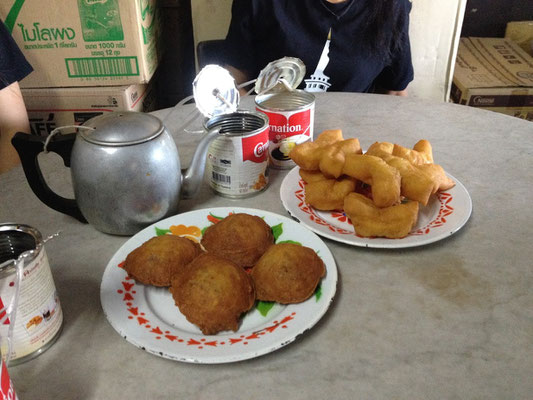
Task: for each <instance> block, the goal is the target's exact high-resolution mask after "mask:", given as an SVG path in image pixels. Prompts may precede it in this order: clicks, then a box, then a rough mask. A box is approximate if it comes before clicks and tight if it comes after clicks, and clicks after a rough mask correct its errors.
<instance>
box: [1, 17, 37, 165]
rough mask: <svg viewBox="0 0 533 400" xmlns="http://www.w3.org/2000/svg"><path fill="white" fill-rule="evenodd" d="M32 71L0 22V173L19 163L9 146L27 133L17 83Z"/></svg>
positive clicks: (22, 103) (27, 127) (27, 124)
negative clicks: (15, 137)
mask: <svg viewBox="0 0 533 400" xmlns="http://www.w3.org/2000/svg"><path fill="white" fill-rule="evenodd" d="M32 71H33V68H32V67H31V65H30V64H29V63H28V61H27V60H26V58H25V57H24V55H23V54H22V52H21V51H20V49H19V48H18V46H17V44H16V43H15V41H14V40H13V37H12V36H11V34H10V33H9V31H8V30H7V27H6V26H5V24H4V22H3V21H2V20H0V173H2V172H6V171H8V170H9V169H11V168H13V167H14V166H15V165H17V164H19V163H20V160H19V158H18V155H17V152H16V150H15V148H14V147H13V145H12V144H11V138H12V137H13V135H14V134H15V133H16V132H26V133H29V132H30V123H29V120H28V113H27V111H26V105H25V104H24V99H23V97H22V93H21V91H20V87H19V84H18V82H19V81H20V80H21V79H23V78H24V77H26V76H27V75H28V74H29V73H30V72H32Z"/></svg>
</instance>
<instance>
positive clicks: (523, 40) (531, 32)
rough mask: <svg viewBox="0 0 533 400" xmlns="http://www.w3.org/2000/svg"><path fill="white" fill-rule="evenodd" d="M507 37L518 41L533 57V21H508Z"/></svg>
mask: <svg viewBox="0 0 533 400" xmlns="http://www.w3.org/2000/svg"><path fill="white" fill-rule="evenodd" d="M505 38H506V39H509V40H512V41H513V42H515V43H517V44H518V45H519V46H520V47H521V48H522V49H523V50H524V51H525V52H526V53H528V54H529V55H530V56H532V57H533V21H512V22H508V23H507V27H506V29H505Z"/></svg>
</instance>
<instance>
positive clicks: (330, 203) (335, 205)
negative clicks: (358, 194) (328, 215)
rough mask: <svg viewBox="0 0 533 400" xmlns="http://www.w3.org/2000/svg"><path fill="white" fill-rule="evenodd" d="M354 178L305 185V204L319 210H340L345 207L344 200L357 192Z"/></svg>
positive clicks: (327, 180)
mask: <svg viewBox="0 0 533 400" xmlns="http://www.w3.org/2000/svg"><path fill="white" fill-rule="evenodd" d="M355 186H356V180H355V179H353V178H341V179H326V180H321V181H315V182H310V183H308V184H307V185H305V202H306V203H307V204H309V205H310V206H312V207H314V208H316V209H317V210H325V211H326V210H330V211H332V210H339V211H341V210H342V209H343V207H344V198H345V197H346V195H347V194H348V193H351V192H353V191H354V190H355Z"/></svg>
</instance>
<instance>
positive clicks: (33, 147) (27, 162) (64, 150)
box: [11, 132, 87, 222]
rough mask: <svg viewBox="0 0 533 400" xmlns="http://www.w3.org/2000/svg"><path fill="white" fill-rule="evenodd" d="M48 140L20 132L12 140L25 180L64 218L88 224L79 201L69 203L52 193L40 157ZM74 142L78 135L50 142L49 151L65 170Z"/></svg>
mask: <svg viewBox="0 0 533 400" xmlns="http://www.w3.org/2000/svg"><path fill="white" fill-rule="evenodd" d="M46 138H47V137H46V136H36V135H28V134H27V133H22V132H17V133H16V134H15V136H13V139H11V143H12V144H13V146H14V147H15V149H16V150H17V153H18V155H19V157H20V161H21V162H22V168H23V169H24V174H25V175H26V179H27V180H28V183H29V185H30V187H31V189H32V190H33V193H35V195H36V196H37V197H38V198H39V200H41V201H42V202H43V203H44V204H46V205H47V206H48V207H50V208H52V209H54V210H56V211H59V212H62V213H63V214H67V215H70V216H71V217H74V218H76V219H77V220H79V221H81V222H87V220H86V219H85V217H84V216H83V215H82V214H81V211H80V209H79V207H78V205H77V204H76V200H74V199H66V198H64V197H61V196H59V195H58V194H56V193H55V192H54V191H53V190H52V189H50V187H49V186H48V185H47V183H46V181H45V179H44V177H43V174H42V172H41V168H40V167H39V161H38V159H37V156H38V155H39V153H41V152H42V151H44V144H45V142H46ZM75 139H76V134H75V133H70V134H67V135H58V136H56V137H54V139H53V140H51V141H49V142H48V144H47V150H48V151H53V152H54V153H57V154H59V155H60V156H61V158H62V159H63V163H64V164H65V166H66V167H70V154H71V152H72V147H73V146H74V140H75Z"/></svg>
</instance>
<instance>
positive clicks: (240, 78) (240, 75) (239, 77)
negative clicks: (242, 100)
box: [224, 65, 250, 96]
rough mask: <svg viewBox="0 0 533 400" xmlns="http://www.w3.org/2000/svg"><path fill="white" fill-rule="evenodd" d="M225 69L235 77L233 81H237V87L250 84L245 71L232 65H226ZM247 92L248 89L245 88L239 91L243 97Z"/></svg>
mask: <svg viewBox="0 0 533 400" xmlns="http://www.w3.org/2000/svg"><path fill="white" fill-rule="evenodd" d="M224 68H226V69H227V70H228V71H229V73H230V74H231V76H233V79H235V84H236V85H237V86H239V85H240V84H241V83H244V82H248V81H249V80H250V77H249V76H248V74H247V73H246V72H245V71H242V70H240V69H237V68H235V67H232V66H231V65H224ZM247 92H248V89H247V88H244V87H243V88H240V89H239V93H240V95H241V96H244V95H245V94H246V93H247Z"/></svg>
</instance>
